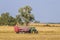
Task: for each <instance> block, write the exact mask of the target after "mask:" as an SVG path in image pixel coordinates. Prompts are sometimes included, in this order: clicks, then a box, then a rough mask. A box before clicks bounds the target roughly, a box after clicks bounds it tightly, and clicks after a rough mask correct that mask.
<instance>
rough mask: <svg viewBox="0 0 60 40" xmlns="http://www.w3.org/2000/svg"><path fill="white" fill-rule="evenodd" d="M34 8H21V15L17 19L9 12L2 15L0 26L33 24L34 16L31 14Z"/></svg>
mask: <svg viewBox="0 0 60 40" xmlns="http://www.w3.org/2000/svg"><path fill="white" fill-rule="evenodd" d="M31 11H32V8H31V7H30V6H25V7H22V8H19V10H18V12H19V14H18V15H16V17H12V16H11V15H10V14H9V12H6V13H2V14H1V16H0V25H16V24H17V23H18V24H24V23H25V24H26V26H27V25H28V23H30V22H33V21H34V20H35V19H34V16H33V14H31Z"/></svg>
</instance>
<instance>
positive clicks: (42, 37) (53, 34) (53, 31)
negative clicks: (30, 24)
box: [0, 26, 60, 40]
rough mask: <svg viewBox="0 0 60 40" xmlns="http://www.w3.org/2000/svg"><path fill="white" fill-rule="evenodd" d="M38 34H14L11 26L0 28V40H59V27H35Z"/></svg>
mask: <svg viewBox="0 0 60 40" xmlns="http://www.w3.org/2000/svg"><path fill="white" fill-rule="evenodd" d="M36 29H37V30H38V31H39V33H38V34H29V33H23V34H22V33H19V34H16V33H15V32H14V28H13V27H12V26H0V40H60V27H36Z"/></svg>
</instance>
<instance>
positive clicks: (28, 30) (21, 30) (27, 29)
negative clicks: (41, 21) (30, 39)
mask: <svg viewBox="0 0 60 40" xmlns="http://www.w3.org/2000/svg"><path fill="white" fill-rule="evenodd" d="M14 30H15V32H16V33H38V31H37V30H36V28H35V27H19V26H14Z"/></svg>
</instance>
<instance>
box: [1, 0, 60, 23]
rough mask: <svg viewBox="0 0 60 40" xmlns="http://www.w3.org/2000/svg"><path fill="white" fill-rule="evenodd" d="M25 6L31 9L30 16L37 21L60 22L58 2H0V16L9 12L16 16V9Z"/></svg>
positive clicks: (32, 0)
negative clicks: (32, 15)
mask: <svg viewBox="0 0 60 40" xmlns="http://www.w3.org/2000/svg"><path fill="white" fill-rule="evenodd" d="M26 5H29V6H31V7H32V14H34V16H35V19H36V20H37V21H40V22H41V23H48V22H54V23H57V22H60V0H0V14H2V13H3V12H9V13H10V15H12V16H16V15H17V14H19V12H18V9H19V8H21V7H24V6H26Z"/></svg>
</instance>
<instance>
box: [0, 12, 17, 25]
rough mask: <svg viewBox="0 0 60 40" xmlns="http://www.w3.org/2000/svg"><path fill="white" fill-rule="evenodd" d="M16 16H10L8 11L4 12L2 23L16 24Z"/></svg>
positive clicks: (0, 21)
mask: <svg viewBox="0 0 60 40" xmlns="http://www.w3.org/2000/svg"><path fill="white" fill-rule="evenodd" d="M14 24H16V21H15V18H14V17H12V16H10V15H9V13H8V12H5V13H2V14H1V16H0V25H14Z"/></svg>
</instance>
